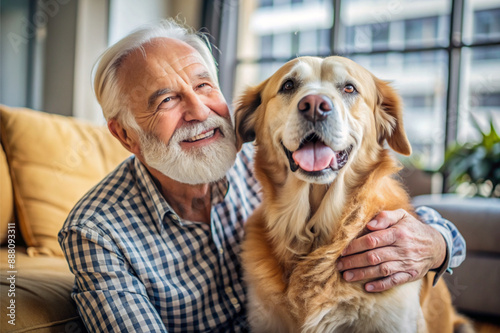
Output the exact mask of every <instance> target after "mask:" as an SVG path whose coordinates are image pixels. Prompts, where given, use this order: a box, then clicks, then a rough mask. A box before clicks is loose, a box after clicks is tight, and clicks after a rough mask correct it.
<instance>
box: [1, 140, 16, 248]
mask: <svg viewBox="0 0 500 333" xmlns="http://www.w3.org/2000/svg"><path fill="white" fill-rule="evenodd" d="M13 218H14V198H13V195H12V182H11V180H10V174H9V165H8V164H7V159H6V157H5V152H4V151H3V147H0V245H2V244H5V243H6V242H7V229H8V225H9V222H12V221H13Z"/></svg>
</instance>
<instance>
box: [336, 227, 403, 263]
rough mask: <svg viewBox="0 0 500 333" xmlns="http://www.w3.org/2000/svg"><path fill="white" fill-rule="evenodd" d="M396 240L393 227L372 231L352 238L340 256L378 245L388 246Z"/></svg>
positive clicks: (371, 248)
mask: <svg viewBox="0 0 500 333" xmlns="http://www.w3.org/2000/svg"><path fill="white" fill-rule="evenodd" d="M396 240H397V237H396V230H395V229H392V228H391V229H386V230H380V231H374V232H371V233H369V234H366V235H364V236H361V237H359V238H356V239H355V240H353V241H352V242H351V244H349V246H348V247H347V248H346V249H345V250H344V251H343V252H342V256H348V255H350V254H354V253H361V252H365V251H368V250H373V249H375V248H378V247H384V246H389V245H392V244H394V243H395V242H396ZM358 267H360V266H358Z"/></svg>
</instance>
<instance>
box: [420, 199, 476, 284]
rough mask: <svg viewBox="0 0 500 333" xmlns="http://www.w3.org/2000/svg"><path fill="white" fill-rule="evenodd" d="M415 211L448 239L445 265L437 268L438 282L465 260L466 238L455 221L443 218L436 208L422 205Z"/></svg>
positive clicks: (435, 279) (436, 278) (435, 280)
mask: <svg viewBox="0 0 500 333" xmlns="http://www.w3.org/2000/svg"><path fill="white" fill-rule="evenodd" d="M415 212H416V213H417V215H418V216H419V217H420V219H421V220H422V221H423V222H425V223H427V224H428V225H430V226H432V227H433V228H435V229H436V230H437V231H439V232H440V233H441V235H443V238H444V240H445V241H446V248H447V254H446V259H445V262H444V263H443V265H442V266H441V267H440V268H438V269H437V270H435V271H436V277H435V278H434V283H436V282H437V280H438V279H439V278H440V277H441V276H442V275H443V274H444V273H445V272H448V273H450V274H452V273H453V271H452V268H456V267H458V266H460V264H462V262H463V261H464V260H465V252H466V251H465V249H466V244H465V239H464V238H463V237H462V235H461V234H460V232H459V231H458V229H457V227H455V225H454V224H453V223H451V222H450V221H448V220H446V219H445V218H443V217H442V216H441V215H440V214H439V213H438V212H437V211H435V210H434V209H432V208H429V207H425V206H421V207H418V208H417V209H416V210H415Z"/></svg>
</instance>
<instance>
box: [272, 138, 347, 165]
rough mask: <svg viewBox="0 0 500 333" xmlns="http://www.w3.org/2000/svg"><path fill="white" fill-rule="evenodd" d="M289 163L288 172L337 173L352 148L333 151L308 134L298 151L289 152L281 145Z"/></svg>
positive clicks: (344, 163) (345, 161)
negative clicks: (324, 171) (329, 170)
mask: <svg viewBox="0 0 500 333" xmlns="http://www.w3.org/2000/svg"><path fill="white" fill-rule="evenodd" d="M281 145H282V146H283V149H284V151H285V154H286V156H287V157H288V162H289V163H290V170H292V172H295V171H297V170H298V169H299V168H300V169H302V170H303V171H306V172H308V173H315V172H321V171H323V170H325V169H331V170H333V171H338V170H340V169H342V167H343V166H344V165H346V163H347V160H348V159H349V153H350V152H351V150H352V146H351V147H349V148H347V149H344V150H341V151H334V150H333V149H332V148H330V147H328V146H327V145H326V144H325V143H324V142H323V141H321V139H320V138H319V137H318V136H317V135H316V134H314V133H313V134H310V135H308V136H307V137H306V138H305V139H303V140H302V142H301V143H300V146H299V149H297V150H296V151H294V152H291V151H289V150H288V149H287V148H286V147H285V146H284V145H283V143H281Z"/></svg>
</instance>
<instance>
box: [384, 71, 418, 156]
mask: <svg viewBox="0 0 500 333" xmlns="http://www.w3.org/2000/svg"><path fill="white" fill-rule="evenodd" d="M375 84H376V86H377V105H376V109H375V123H376V126H377V134H378V140H379V143H380V144H381V145H383V143H384V140H386V141H387V143H388V144H389V146H390V147H391V148H392V149H394V150H395V151H396V152H398V153H400V154H402V155H405V156H409V155H410V154H411V145H410V142H409V141H408V137H407V136H406V132H405V129H404V126H403V102H402V101H401V97H399V95H398V93H397V92H396V91H395V90H394V88H392V87H391V86H390V85H389V84H388V83H387V82H385V81H382V80H379V79H377V78H375Z"/></svg>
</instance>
